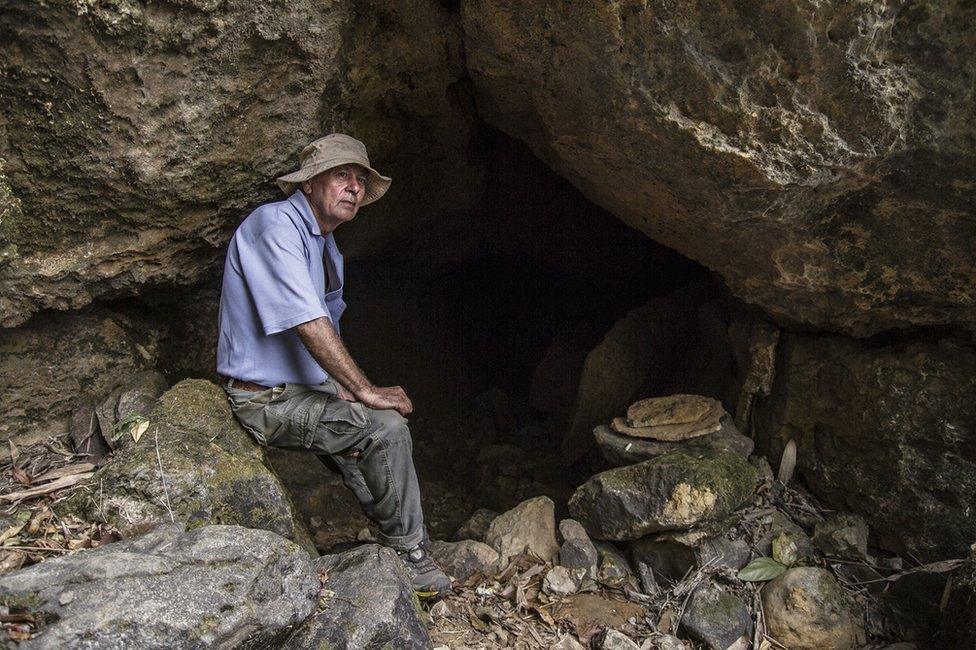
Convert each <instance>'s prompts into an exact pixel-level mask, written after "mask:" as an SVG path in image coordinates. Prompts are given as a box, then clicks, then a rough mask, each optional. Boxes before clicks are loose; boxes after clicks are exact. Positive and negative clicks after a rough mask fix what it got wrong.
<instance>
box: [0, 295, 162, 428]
mask: <svg viewBox="0 0 976 650" xmlns="http://www.w3.org/2000/svg"><path fill="white" fill-rule="evenodd" d="M158 344H159V338H158V332H154V331H152V330H148V329H147V328H145V327H143V324H142V323H139V322H135V321H133V320H132V319H130V318H128V317H126V316H123V315H122V314H119V313H115V312H112V311H109V310H103V309H98V310H87V311H85V312H82V313H77V314H71V315H70V316H69V315H66V314H55V313H46V314H42V315H39V316H38V317H37V318H36V319H34V320H32V321H31V322H30V324H28V325H26V326H25V327H22V328H20V329H18V330H16V331H15V330H5V329H0V377H3V381H2V384H3V390H0V413H2V414H3V417H2V418H0V438H3V439H6V438H8V437H11V438H13V439H14V441H15V442H16V444H18V445H23V444H30V443H33V442H37V441H39V440H43V439H45V438H47V437H48V436H58V435H63V434H66V433H67V432H68V429H69V421H70V418H71V412H72V409H74V407H76V406H78V405H79V404H80V403H82V402H84V401H86V400H87V401H89V402H92V403H94V402H95V401H101V400H103V399H104V398H105V396H106V395H107V394H108V393H109V392H111V391H112V389H113V388H114V387H115V386H116V385H117V383H118V382H120V381H122V380H123V379H125V378H126V377H128V376H130V375H133V374H135V373H138V372H139V371H141V370H144V369H146V368H149V367H152V365H153V364H154V363H155V361H156V359H157V357H158V347H159V346H158Z"/></svg>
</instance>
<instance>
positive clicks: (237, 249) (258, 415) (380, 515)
mask: <svg viewBox="0 0 976 650" xmlns="http://www.w3.org/2000/svg"><path fill="white" fill-rule="evenodd" d="M299 161H300V164H299V167H300V168H299V170H298V171H296V172H293V173H291V174H288V175H286V176H282V177H281V178H279V179H277V180H278V186H279V187H281V189H282V190H283V191H284V192H285V194H286V195H287V196H288V198H287V199H286V200H284V201H279V202H276V203H268V204H265V205H262V206H260V207H259V208H258V209H257V210H255V211H254V212H252V213H251V214H250V215H249V216H248V217H247V218H246V219H245V220H244V221H243V223H241V225H240V226H239V227H238V229H237V232H235V233H234V237H233V239H231V242H230V247H229V248H228V251H227V260H226V263H225V265H224V281H223V288H222V291H221V295H220V337H219V340H218V345H217V372H218V373H219V374H220V375H221V376H223V377H224V378H225V381H226V383H225V389H226V390H227V394H228V397H229V399H230V403H231V408H232V409H233V411H234V414H235V415H236V416H237V418H238V420H239V421H240V422H241V424H242V425H244V428H245V429H247V431H249V432H250V433H251V435H252V436H254V438H255V439H256V440H257V441H258V442H259V443H260V444H262V445H271V446H274V447H281V448H284V449H295V450H300V451H310V452H312V453H315V454H319V455H320V457H323V459H326V460H331V461H333V462H334V465H335V466H337V467H338V469H339V470H340V472H341V473H342V476H343V481H344V482H345V484H346V486H348V487H349V488H350V489H351V490H352V491H353V493H354V494H355V495H356V498H357V499H358V500H359V502H360V504H361V505H362V507H363V510H364V511H365V512H366V514H367V515H368V516H369V517H370V518H371V519H373V520H374V521H375V522H376V523H377V525H378V526H379V529H380V535H379V538H380V542H381V543H382V544H384V545H386V546H390V547H392V548H394V549H395V550H396V551H397V553H398V554H399V556H400V558H401V559H402V560H403V562H404V565H405V566H406V567H407V569H408V572H409V573H410V574H411V577H412V580H413V586H414V589H415V590H416V591H417V592H418V593H420V594H422V595H426V596H430V597H434V596H437V595H439V594H442V593H444V592H445V591H447V590H449V589H450V587H451V582H450V579H449V578H448V577H447V576H446V575H444V573H443V571H441V570H440V568H438V567H437V565H436V564H434V562H433V560H432V559H431V558H430V556H429V555H428V553H427V544H426V535H425V529H424V515H423V510H422V509H421V505H420V490H419V487H418V485H417V474H416V471H415V470H414V465H413V458H412V450H413V447H412V442H411V438H410V431H409V430H408V428H407V421H406V419H405V418H404V416H405V415H407V414H409V413H410V412H411V411H412V409H413V405H412V404H411V403H410V399H409V398H408V397H407V394H406V393H405V392H404V390H403V389H402V388H401V387H399V386H389V387H380V386H375V385H373V384H372V383H371V382H370V381H369V380H368V379H367V378H366V376H365V375H364V374H363V371H362V370H360V369H359V366H357V365H356V362H355V361H354V360H353V358H352V357H351V356H350V354H349V352H348V351H347V350H346V347H345V345H344V344H343V342H342V339H341V338H340V336H339V318H340V316H342V312H343V310H344V309H345V307H346V304H345V302H343V299H342V285H343V267H342V255H340V253H339V249H338V248H337V247H336V243H335V239H334V238H333V235H332V232H333V231H334V230H335V229H336V228H338V227H339V226H341V225H342V224H344V223H346V222H347V221H351V220H352V219H353V217H355V216H356V213H357V212H358V211H359V208H360V207H361V206H363V205H366V204H368V203H372V202H373V201H376V200H377V199H379V198H380V197H381V196H383V194H384V193H385V192H386V190H387V188H389V186H390V179H389V178H387V177H385V176H381V175H380V174H379V173H377V172H376V170H374V169H373V168H372V167H370V165H369V159H368V158H367V155H366V148H365V146H363V144H362V143H361V142H359V141H358V140H356V139H354V138H351V137H349V136H347V135H343V134H339V133H334V134H332V135H327V136H325V137H324V138H320V139H318V140H315V141H314V142H312V143H311V144H310V145H308V146H307V147H305V148H304V149H303V150H302V152H301V154H300V156H299Z"/></svg>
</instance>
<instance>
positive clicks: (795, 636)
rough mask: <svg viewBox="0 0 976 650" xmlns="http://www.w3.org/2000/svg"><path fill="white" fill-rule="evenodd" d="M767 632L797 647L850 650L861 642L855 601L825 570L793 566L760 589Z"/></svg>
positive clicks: (786, 644)
mask: <svg viewBox="0 0 976 650" xmlns="http://www.w3.org/2000/svg"><path fill="white" fill-rule="evenodd" d="M762 605H763V611H764V612H765V614H766V626H767V633H768V634H769V635H770V636H771V637H773V638H774V639H775V640H776V641H777V643H780V644H782V645H784V646H786V647H788V648H795V649H796V650H849V648H853V647H855V646H856V645H857V644H858V643H863V642H864V630H863V628H862V625H861V617H860V615H859V614H856V613H855V611H856V610H855V604H854V603H853V601H851V600H850V598H849V597H848V596H847V594H846V593H844V591H843V589H841V586H840V585H839V584H838V583H837V581H836V580H835V579H834V577H833V576H832V575H831V574H830V572H829V571H828V570H826V569H820V568H816V567H794V568H792V569H789V570H787V571H786V573H783V574H782V575H780V576H779V577H777V578H775V579H773V580H772V581H770V582H769V583H768V584H767V585H765V586H764V587H763V590H762Z"/></svg>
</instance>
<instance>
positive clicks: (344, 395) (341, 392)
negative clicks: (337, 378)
mask: <svg viewBox="0 0 976 650" xmlns="http://www.w3.org/2000/svg"><path fill="white" fill-rule="evenodd" d="M336 388H337V389H338V390H337V391H336V396H337V397H338V398H339V399H341V400H345V401H347V402H355V401H356V396H355V395H353V394H352V393H350V392H349V391H348V390H346V388H345V386H343V385H342V384H339V383H336Z"/></svg>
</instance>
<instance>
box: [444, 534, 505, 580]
mask: <svg viewBox="0 0 976 650" xmlns="http://www.w3.org/2000/svg"><path fill="white" fill-rule="evenodd" d="M430 552H431V555H433V557H434V560H435V561H436V562H437V564H438V565H439V566H440V567H441V569H443V570H444V572H445V573H447V574H448V575H449V576H451V577H453V578H454V579H456V580H458V581H460V582H464V581H466V580H467V579H468V578H470V577H471V576H472V575H474V574H475V573H481V574H482V575H485V576H489V575H492V572H493V571H494V570H495V569H497V568H498V561H499V557H498V551H496V550H495V549H493V548H492V547H490V546H488V545H487V544H483V543H481V542H476V541H475V540H473V539H465V540H461V541H460V542H442V541H439V540H434V541H433V542H432V543H431V547H430Z"/></svg>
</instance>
